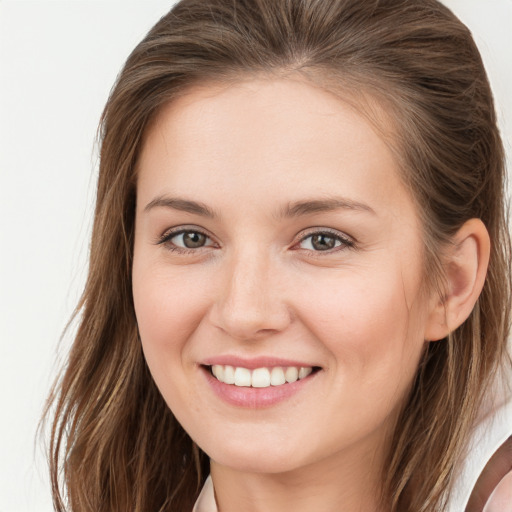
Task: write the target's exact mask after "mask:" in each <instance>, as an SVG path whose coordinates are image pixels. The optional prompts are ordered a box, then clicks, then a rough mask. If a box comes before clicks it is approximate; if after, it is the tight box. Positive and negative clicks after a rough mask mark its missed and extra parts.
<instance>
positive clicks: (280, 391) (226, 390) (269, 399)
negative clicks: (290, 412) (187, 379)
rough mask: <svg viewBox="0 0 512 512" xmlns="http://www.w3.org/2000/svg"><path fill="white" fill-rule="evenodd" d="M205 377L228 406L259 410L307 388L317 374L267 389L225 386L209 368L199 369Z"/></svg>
mask: <svg viewBox="0 0 512 512" xmlns="http://www.w3.org/2000/svg"><path fill="white" fill-rule="evenodd" d="M201 370H202V372H203V373H204V375H205V376H206V379H207V381H208V384H209V385H210V386H211V388H212V389H213V391H214V393H215V394H216V395H217V396H219V397H220V398H221V399H222V400H224V401H225V402H227V403H228V404H230V405H235V406H237V407H245V408H247V409H261V408H264V407H271V406H273V405H276V404H278V403H280V402H283V401H285V400H287V399H289V398H291V397H292V396H294V395H295V394H297V393H298V392H299V391H301V390H302V389H303V388H304V387H306V386H308V384H310V383H311V382H313V380H314V379H315V376H316V375H317V373H318V372H313V373H310V374H309V375H308V376H307V377H305V378H304V379H300V380H297V381H295V382H291V383H287V384H283V385H281V386H269V387H267V388H252V387H245V386H235V385H234V384H225V383H224V382H220V381H219V380H217V379H216V378H215V377H214V376H213V375H212V374H211V372H210V369H209V368H205V367H201Z"/></svg>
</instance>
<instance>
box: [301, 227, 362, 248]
mask: <svg viewBox="0 0 512 512" xmlns="http://www.w3.org/2000/svg"><path fill="white" fill-rule="evenodd" d="M353 246H354V242H353V241H352V240H351V239H349V238H348V237H346V236H342V235H341V234H336V233H332V232H330V231H318V232H315V233H311V234H309V235H307V236H305V237H303V238H302V239H301V241H300V242H299V244H298V247H299V248H300V249H306V250H309V251H315V252H326V251H332V250H336V249H338V248H340V249H341V248H345V247H353Z"/></svg>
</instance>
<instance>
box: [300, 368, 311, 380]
mask: <svg viewBox="0 0 512 512" xmlns="http://www.w3.org/2000/svg"><path fill="white" fill-rule="evenodd" d="M312 371H313V368H304V367H302V368H301V369H300V370H299V379H303V378H304V377H307V376H308V375H309V374H310V373H311V372H312Z"/></svg>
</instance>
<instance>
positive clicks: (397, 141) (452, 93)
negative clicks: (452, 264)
mask: <svg viewBox="0 0 512 512" xmlns="http://www.w3.org/2000/svg"><path fill="white" fill-rule="evenodd" d="M290 72H294V73H302V74H303V75H304V76H306V77H307V78H308V79H310V80H316V81H317V82H318V83H322V84H323V85H324V86H325V87H328V88H330V89H331V90H333V91H334V92H339V93H340V94H347V92H348V93H349V95H350V96H351V97H352V98H355V102H356V103H357V101H358V100H357V98H358V91H363V92H364V93H366V94H367V95H369V96H370V97H373V98H376V99H377V101H378V103H379V104H380V105H381V106H383V107H384V109H385V111H386V113H387V115H389V117H390V118H391V119H392V120H393V123H394V126H395V130H394V135H393V140H392V144H393V146H394V149H395V150H396V153H397V156H398V158H399V161H400V163H401V170H402V175H403V179H404V182H405V183H406V184H407V185H408V186H409V188H410V190H411V192H412V195H413V197H414V198H415V200H416V201H417V204H418V206H419V211H420V215H421V217H422V220H423V226H424V231H425V235H424V239H425V254H426V261H427V267H428V268H427V269H426V272H428V274H429V275H432V273H433V274H435V275H436V276H439V275H440V273H441V267H440V262H439V257H438V254H439V250H440V247H441V246H442V244H444V243H448V242H449V240H450V237H451V236H452V235H453V234H454V233H455V232H456V231H457V230H458V228H459V227H460V226H461V225H462V224H463V223H464V222H465V221H466V220H468V219H470V218H474V217H477V218H480V219H482V220H483V222H484V223H485V225H486V227H487V229H488V231H489V234H490V237H491V240H492V249H491V259H490V266H489V272H488V277H487V280H486V283H485V286H484V289H483V292H482V294H481V297H480V298H479V300H478V303H477V304H476V306H475V308H474V310H473V312H472V314H471V316H470V318H469V319H468V320H467V321H466V322H465V323H464V324H463V325H462V326H461V327H460V328H459V329H457V330H456V331H455V332H453V333H452V334H451V335H450V336H449V337H448V338H447V339H445V340H443V341H440V342H435V343H430V344H429V345H428V348H427V350H426V352H425V357H424V358H423V360H422V363H421V365H420V367H419V369H418V372H417V377H416V379H415V382H414V383H412V389H411V393H410V396H409V398H408V401H407V403H406V404H405V405H404V407H403V411H402V415H401V417H400V419H399V421H398V424H397V427H396V430H395V434H394V438H393V441H392V446H391V447H390V450H389V460H388V467H387V468H386V473H385V475H383V496H384V499H385V502H386V504H387V505H386V506H388V508H389V509H390V510H391V511H393V512H396V511H400V512H406V511H410V512H422V511H424V512H426V511H434V510H443V509H444V499H445V497H446V495H447V491H449V489H450V485H451V482H452V480H453V475H454V471H455V467H456V463H457V460H458V459H459V458H460V457H461V456H462V454H463V451H464V447H465V446H466V443H467V440H468V437H469V435H470V433H471V428H472V426H473V424H474V421H475V418H476V414H477V411H478V408H479V406H480V404H481V401H482V396H483V394H484V392H485V390H486V389H487V385H488V383H489V381H490V379H491V377H492V376H493V375H494V373H495V372H496V370H497V369H498V368H499V367H501V366H503V365H505V364H506V363H505V361H508V360H507V359H506V337H507V333H508V327H509V320H510V318H509V315H510V304H511V302H510V286H509V279H510V240H509V235H508V231H507V225H506V218H505V217H506V214H505V207H504V204H505V200H504V185H503V183H504V179H505V176H504V174H505V167H504V154H503V148H502V143H501V140H500V136H499V132H498V129H497V127H496V118H495V111H494V106H493V100H492V94H491V91H490V88H489V84H488V81H487V77H486V74H485V71H484V68H483V65H482V61H481V58H480V55H479V53H478V50H477V48H476V46H475V44H474V42H473V40H472V38H471V35H470V33H469V31H468V29H467V28H466V27H465V26H464V25H463V24H462V23H461V22H460V21H459V20H458V19H457V18H456V17H455V16H454V15H453V14H452V13H451V12H450V11H449V10H448V9H447V8H446V7H444V6H442V5H441V4H440V3H439V2H437V1H436V0H365V1H361V0H182V1H181V2H179V3H178V4H177V5H176V6H175V7H174V8H173V9H172V10H171V12H170V13H169V14H168V15H166V16H164V17H163V18H162V19H161V20H160V21H159V22H158V23H157V24H156V25H155V26H154V27H153V29H152V30H151V31H150V32H149V33H148V34H147V36H146V37H145V38H144V40H143V41H142V42H141V43H140V44H139V45H138V46H137V47H136V48H135V50H134V51H133V52H132V54H131V55H130V57H129V58H128V60H127V62H126V64H125V66H124V69H123V70H122V72H121V73H120V75H119V77H118V79H117V82H116V85H115V87H114V89H113V90H112V93H111V95H110V98H109V100H108V102H107V105H106V107H105V110H104V112H103V115H102V119H101V130H100V139H101V155H100V175H99V181H98V189H97V200H96V210H95V218H94V227H93V234H92V243H91V248H90V267H89V275H88V279H87V284H86V287H85V291H84V293H83V296H82V298H81V301H80V303H79V305H78V307H77V312H76V316H75V319H76V321H77V323H78V331H77V334H76V337H75V340H74V343H73V346H72V350H71V352H70V354H69V358H68V360H67V363H66V366H65V368H64V369H63V372H62V374H61V376H60V377H59V378H58V380H57V381H56V383H55V385H54V387H53V389H52V392H51V395H50V397H49V400H48V404H47V408H46V410H45V417H46V418H51V419H52V424H51V434H50V445H49V461H50V472H51V480H52V488H53V496H54V506H55V509H56V510H58V511H64V510H72V511H73V512H85V511H91V512H92V511H93V512H127V511H134V512H148V511H151V512H154V511H155V512H156V511H168V510H172V511H186V510H191V509H192V506H193V502H194V500H195V498H196V497H197V494H198V490H199V489H200V486H201V484H202V483H203V481H204V478H205V473H206V472H207V468H208V460H207V457H206V456H205V454H204V453H202V452H201V451H200V450H199V449H198V448H197V447H195V446H194V444H193V442H192V441H191V439H190V438H189V437H188V435H187V434H186V433H185V432H184V430H183V429H182V427H181V426H180V425H179V424H178V422H177V421H176V420H175V418H174V416H173V414H172V412H171V411H170V410H169V409H168V407H167V406H166V404H165V402H164V400H163V398H162V397H161V396H160V393H159V392H158V390H157V388H156V386H155V384H154V383H153V381H152V378H151V375H150V373H149V371H148V368H147V366H146V363H145V361H144V357H143V354H142V350H141V346H140V341H139V338H138V333H137V324H136V319H135V314H134V308H133V303H132V293H131V266H132V249H133V234H134V216H135V201H136V165H137V158H138V155H139V151H140V147H141V142H142V140H143V137H144V134H145V132H146V129H147V126H148V124H149V123H150V122H151V120H152V119H153V118H154V116H155V114H156V113H157V112H158V111H159V109H160V108H161V107H162V105H164V104H166V103H168V102H169V101H172V100H173V98H175V97H177V96H178V95H181V94H186V92H187V90H189V89H190V87H192V86H193V85H195V84H198V83H205V82H209V81H214V82H226V81H236V80H237V79H240V78H241V77H245V78H247V76H249V75H250V74H254V73H267V74H268V73H271V74H274V73H277V74H283V73H290ZM359 96H361V95H360V94H359ZM360 104H361V109H363V106H362V100H361V102H360ZM61 471H62V475H61Z"/></svg>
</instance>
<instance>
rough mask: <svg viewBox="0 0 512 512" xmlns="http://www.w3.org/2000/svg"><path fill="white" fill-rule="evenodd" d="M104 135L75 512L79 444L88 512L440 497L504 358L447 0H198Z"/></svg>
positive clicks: (461, 66) (485, 194)
mask: <svg viewBox="0 0 512 512" xmlns="http://www.w3.org/2000/svg"><path fill="white" fill-rule="evenodd" d="M101 137H102V150H101V164H100V177H99V183H98V194H97V205H96V213H95V223H94V229H93V238H92V244H91V256H90V271H89V278H88V282H87V285H86V289H85V292H84V295H83V298H82V301H81V304H80V306H79V311H80V314H81V316H80V327H79V329H78V333H77V336H76V339H75V342H74V345H73V349H72V351H71V354H70V357H69V362H68V366H67V369H66V371H65V373H64V374H63V376H62V379H61V380H60V382H59V383H58V385H57V387H56V389H55V390H54V392H53V394H52V401H53V402H54V403H55V404H56V411H55V420H54V424H53V430H52V438H51V440H52V443H51V446H50V451H51V466H52V467H51V471H52V478H53V485H54V502H55V507H56V509H57V510H64V503H63V499H62V496H61V492H60V487H59V481H58V472H59V467H60V466H61V456H62V461H63V463H64V475H65V485H66V491H67V496H68V498H69V504H70V509H71V510H73V511H81V510H94V511H101V510H105V511H107V510H108V511H126V510H137V511H148V510H179V511H182V510H192V508H193V506H194V503H195V502H196V499H197V497H198V494H199V491H200V489H201V487H202V486H203V484H204V483H205V480H206V477H207V475H208V473H209V472H211V479H208V481H207V484H206V486H205V489H204V492H203V494H202V495H201V498H200V499H199V501H198V502H197V504H196V510H200V511H203V510H209V509H213V508H214V507H218V510H220V511H223V512H225V511H230V510H255V511H257V510H262V509H263V510H267V511H271V510H284V509H290V510H296V511H300V510H325V511H328V510H354V511H355V510H364V511H372V512H373V511H376V510H378V511H386V512H389V511H400V512H402V511H411V512H417V511H422V510H423V511H437V510H447V509H448V508H447V507H448V506H449V505H450V503H449V500H450V499H451V495H452V494H453V493H454V492H455V491H454V488H455V486H456V482H457V478H458V475H459V472H460V465H461V461H462V460H463V459H464V457H466V456H467V455H468V454H467V449H468V446H469V444H468V443H469V441H470V438H471V435H472V434H473V431H474V428H475V425H477V424H478V423H479V421H480V416H481V415H482V414H483V413H482V411H486V410H487V409H486V407H487V408H490V409H492V408H493V407H492V404H491V405H490V406H489V405H488V404H484V405H482V403H483V399H484V397H485V398H486V399H488V397H491V398H492V396H493V395H492V394H491V391H492V390H491V387H490V386H491V383H493V384H494V379H495V376H496V374H497V373H498V371H501V370H506V369H509V366H507V364H508V359H507V353H506V337H507V334H508V326H509V312H510V289H509V276H510V269H509V265H510V260H509V255H510V252H509V237H508V233H507V229H506V224H505V212H504V198H503V180H504V165H503V149H502V144H501V141H500V137H499V133H498V130H497V128H496V122H495V114H494V108H493V103H492V95H491V92H490V89H489V86H488V82H487V79H486V76H485V72H484V70H483V66H482V63H481V60H480V57H479V54H478V51H477V50H476V47H475V45H474V43H473V41H472V39H471V36H470V34H469V32H468V30H467V29H466V28H465V27H464V26H463V25H462V24H461V23H460V22H459V21H458V20H457V19H456V18H455V17H454V16H453V15H452V14H451V13H450V12H449V11H448V10H447V9H446V8H444V7H443V6H442V5H440V4H439V3H438V2H436V1H433V0H427V1H425V0H421V1H420V0H418V1H415V0H413V1H403V0H381V1H370V2H360V1H356V0H333V1H322V2H320V1H313V0H311V1H299V0H277V1H276V0H255V1H241V0H240V1H236V2H234V1H232V0H209V1H206V2H205V1H204V0H201V1H200V0H184V1H182V2H180V3H179V4H177V6H176V7H174V8H173V9H172V11H171V12H170V13H169V14H168V15H167V16H165V17H164V18H162V19H161V20H160V21H159V22H158V23H157V24H156V25H155V27H154V28H153V29H152V30H151V31H150V32H149V34H148V35H147V36H146V38H145V39H144V40H143V41H142V42H141V43H140V44H139V45H138V46H137V48H136V49H135V50H134V51H133V53H132V54H131V56H130V57H129V58H128V60H127V62H126V65H125V67H124V69H123V71H122V73H121V74H120V76H119V78H118V81H117V84H116V86H115V88H114V89H113V91H112V94H111V97H110V98H109V101H108V103H107V106H106V108H105V111H104V114H103V118H102V132H101ZM505 391H506V390H505ZM61 449H63V450H64V452H63V453H62V452H61ZM502 473H503V472H502ZM501 476H503V475H502V474H500V477H501ZM497 483H498V482H493V485H489V484H485V485H484V484H482V487H481V488H485V489H486V491H485V492H484V494H487V495H488V494H490V492H491V491H492V490H493V489H494V488H495V487H496V484H497ZM213 488H215V496H214V494H213ZM487 489H489V491H487ZM469 490H470V489H469ZM469 490H468V491H469ZM477 492H478V488H477ZM468 494H469V492H468ZM473 496H476V494H475V495H473ZM487 497H488V496H485V498H484V499H486V498H487ZM471 499H472V500H473V501H474V500H475V499H476V498H474V497H472V498H471ZM477 506H480V505H477ZM468 507H473V505H472V504H471V503H470V504H469V505H468ZM468 510H469V509H468ZM475 510H476V509H475Z"/></svg>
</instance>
